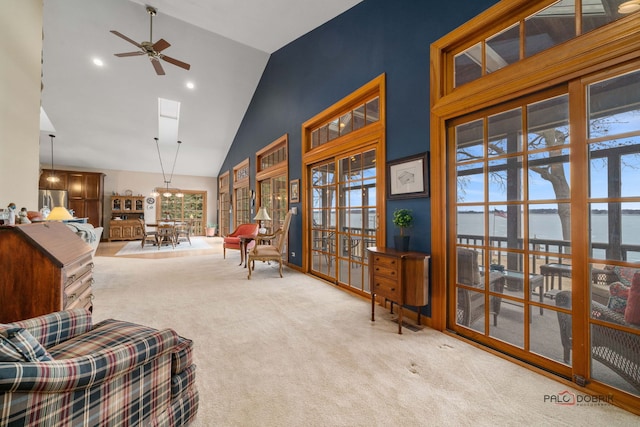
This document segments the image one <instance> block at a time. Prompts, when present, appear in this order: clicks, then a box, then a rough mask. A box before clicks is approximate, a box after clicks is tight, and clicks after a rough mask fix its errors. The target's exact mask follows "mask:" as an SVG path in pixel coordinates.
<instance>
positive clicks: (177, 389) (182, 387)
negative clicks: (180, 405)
mask: <svg viewBox="0 0 640 427" xmlns="http://www.w3.org/2000/svg"><path fill="white" fill-rule="evenodd" d="M195 383H196V365H191V366H189V367H188V368H187V369H185V370H184V371H182V372H180V373H179V374H175V375H173V376H172V377H171V397H172V398H174V397H180V395H182V393H184V392H185V391H186V390H188V389H189V388H190V387H192V386H193V384H195Z"/></svg>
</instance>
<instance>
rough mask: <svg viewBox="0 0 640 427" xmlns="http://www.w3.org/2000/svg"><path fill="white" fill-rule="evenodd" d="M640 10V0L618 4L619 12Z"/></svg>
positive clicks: (625, 12) (630, 0)
mask: <svg viewBox="0 0 640 427" xmlns="http://www.w3.org/2000/svg"><path fill="white" fill-rule="evenodd" d="M638 10H640V0H629V1H626V2H624V3H622V4H620V5H619V6H618V13H621V14H627V13H633V12H637V11H638Z"/></svg>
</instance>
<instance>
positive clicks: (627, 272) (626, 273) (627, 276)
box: [613, 265, 638, 286]
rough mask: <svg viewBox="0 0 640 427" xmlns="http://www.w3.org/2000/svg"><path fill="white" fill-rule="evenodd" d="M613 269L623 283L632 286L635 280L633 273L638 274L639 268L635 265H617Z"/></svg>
mask: <svg viewBox="0 0 640 427" xmlns="http://www.w3.org/2000/svg"><path fill="white" fill-rule="evenodd" d="M613 271H614V272H615V273H616V274H617V275H618V277H619V278H620V281H621V282H622V283H623V284H625V285H627V286H630V285H631V282H632V281H633V275H634V274H636V271H638V269H637V268H635V267H620V266H619V265H616V266H615V267H613Z"/></svg>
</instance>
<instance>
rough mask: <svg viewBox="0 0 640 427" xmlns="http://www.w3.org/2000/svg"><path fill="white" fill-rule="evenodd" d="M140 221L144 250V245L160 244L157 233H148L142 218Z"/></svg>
mask: <svg viewBox="0 0 640 427" xmlns="http://www.w3.org/2000/svg"><path fill="white" fill-rule="evenodd" d="M138 221H140V227H141V228H142V247H143V248H144V245H145V244H146V243H149V242H151V243H152V244H154V245H156V244H158V239H157V237H156V232H155V231H147V226H146V224H145V222H144V220H143V219H142V218H138Z"/></svg>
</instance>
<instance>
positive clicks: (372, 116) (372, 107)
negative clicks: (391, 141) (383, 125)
mask: <svg viewBox="0 0 640 427" xmlns="http://www.w3.org/2000/svg"><path fill="white" fill-rule="evenodd" d="M366 111H367V124H369V123H375V122H377V121H378V120H380V98H378V97H376V98H373V99H372V100H371V101H369V102H367V107H366Z"/></svg>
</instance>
